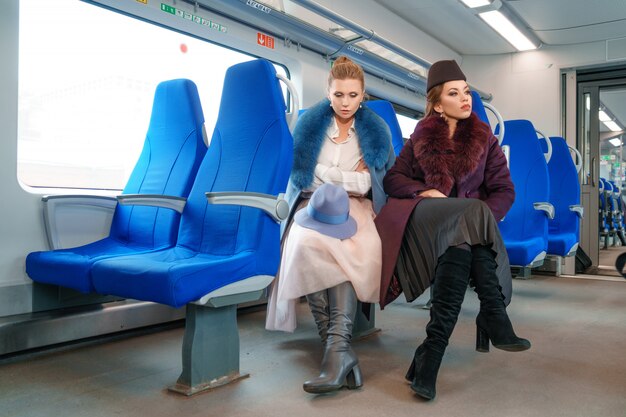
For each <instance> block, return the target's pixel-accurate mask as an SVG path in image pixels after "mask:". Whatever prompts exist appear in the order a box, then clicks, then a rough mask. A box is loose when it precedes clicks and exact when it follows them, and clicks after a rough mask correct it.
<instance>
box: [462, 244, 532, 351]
mask: <svg viewBox="0 0 626 417" xmlns="http://www.w3.org/2000/svg"><path fill="white" fill-rule="evenodd" d="M496 268H497V264H496V259H495V253H494V252H493V251H492V250H491V249H490V248H489V247H487V246H482V245H477V246H474V247H472V272H471V273H472V278H473V281H474V285H475V287H474V291H476V293H477V294H478V298H479V299H480V312H479V313H478V316H477V317H476V350H477V351H478V352H489V340H491V343H492V344H493V346H494V347H496V348H498V349H502V350H506V351H509V352H519V351H522V350H527V349H530V342H529V341H528V340H526V339H522V338H520V337H517V335H516V334H515V331H513V325H512V324H511V320H510V319H509V316H508V314H507V313H506V306H505V305H504V296H503V295H502V292H501V287H500V285H499V282H498V275H497V274H496Z"/></svg>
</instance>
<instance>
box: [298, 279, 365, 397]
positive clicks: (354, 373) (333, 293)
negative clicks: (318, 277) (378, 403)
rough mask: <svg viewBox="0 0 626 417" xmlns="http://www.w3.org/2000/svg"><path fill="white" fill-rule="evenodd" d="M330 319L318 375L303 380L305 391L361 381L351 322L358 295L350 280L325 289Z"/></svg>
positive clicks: (317, 391)
mask: <svg viewBox="0 0 626 417" xmlns="http://www.w3.org/2000/svg"><path fill="white" fill-rule="evenodd" d="M328 303H329V306H330V323H329V326H328V337H327V339H326V347H325V349H324V357H323V359H322V366H321V371H320V375H319V376H318V377H317V378H314V379H312V380H310V381H306V382H305V383H304V385H303V388H304V390H305V391H306V392H311V393H315V394H318V393H324V392H330V391H335V390H338V389H340V388H341V387H343V386H347V387H348V388H350V389H354V388H358V387H360V386H362V385H363V380H362V376H361V368H359V360H358V358H357V357H356V354H355V353H354V351H353V350H352V346H351V339H352V326H353V324H354V318H355V316H356V306H357V298H356V293H355V292H354V288H353V287H352V284H351V283H350V282H343V283H341V284H339V285H337V286H335V287H332V288H329V289H328Z"/></svg>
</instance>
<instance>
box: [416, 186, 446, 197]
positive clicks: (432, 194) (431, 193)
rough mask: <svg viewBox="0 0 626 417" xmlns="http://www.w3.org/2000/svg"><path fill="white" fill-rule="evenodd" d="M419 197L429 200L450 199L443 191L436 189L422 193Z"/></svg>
mask: <svg viewBox="0 0 626 417" xmlns="http://www.w3.org/2000/svg"><path fill="white" fill-rule="evenodd" d="M419 195H420V196H422V197H428V198H448V196H447V195H445V194H443V193H442V192H441V191H439V190H436V189H434V188H433V189H430V190H426V191H422V192H421V193H420V194H419Z"/></svg>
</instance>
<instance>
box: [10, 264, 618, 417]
mask: <svg viewBox="0 0 626 417" xmlns="http://www.w3.org/2000/svg"><path fill="white" fill-rule="evenodd" d="M625 284H626V280H625V281H624V282H620V281H599V280H582V279H570V278H555V277H545V276H542V277H533V278H532V279H531V280H524V281H521V280H519V281H518V280H516V281H515V282H514V298H513V302H512V304H511V306H510V307H509V313H510V315H511V318H512V320H513V323H514V326H515V329H516V331H517V333H518V334H519V335H520V336H522V337H527V338H529V339H530V340H531V341H532V343H533V347H532V349H531V350H529V351H527V352H520V353H509V352H503V351H499V350H497V349H493V347H492V349H491V352H490V353H487V354H484V353H477V352H476V351H475V350H474V343H475V332H476V330H475V326H474V318H475V315H476V313H477V311H478V301H477V299H476V296H475V294H474V293H473V292H471V291H468V293H467V296H466V300H465V303H464V305H463V309H462V312H461V316H460V318H459V323H458V325H457V328H456V329H455V331H454V334H453V336H452V338H451V340H450V346H449V347H448V350H447V352H446V356H445V358H444V363H443V364H442V368H441V371H440V373H439V379H438V385H437V398H436V399H435V400H434V401H431V402H425V401H422V400H420V399H419V398H417V397H415V396H414V395H413V394H412V391H411V390H410V389H409V387H408V384H407V383H406V382H405V381H404V373H405V371H406V367H407V366H408V364H409V362H410V360H411V357H412V354H413V351H414V349H415V347H416V346H417V344H418V343H419V342H420V341H421V339H422V338H423V337H424V326H425V324H426V322H427V321H428V311H427V310H423V309H421V305H422V304H424V303H425V301H426V299H425V298H420V299H418V300H416V301H415V302H414V303H413V304H407V303H405V302H404V300H399V301H396V302H395V303H393V304H392V305H390V306H389V307H388V308H386V309H385V310H384V311H382V312H380V311H377V318H376V319H377V326H378V327H380V328H381V329H382V332H379V333H377V334H374V335H372V336H370V337H368V338H365V339H363V340H359V341H357V342H355V343H354V348H355V350H356V352H357V354H358V356H359V359H360V361H361V367H362V370H363V374H364V381H365V385H364V387H363V388H362V389H359V390H354V391H349V390H342V391H340V392H337V393H334V394H330V395H321V396H315V395H311V394H307V393H305V392H304V391H303V390H302V382H303V381H304V380H306V379H308V378H310V377H313V376H315V374H316V372H317V371H318V366H319V361H320V358H321V344H320V342H319V340H318V339H317V334H316V332H315V329H314V324H313V321H312V318H311V317H310V314H309V313H308V308H307V306H306V304H300V305H299V306H298V311H299V313H300V314H299V317H298V323H299V324H298V328H297V329H296V331H295V332H294V333H293V334H284V333H276V332H268V331H265V330H264V329H263V325H264V319H265V313H264V311H262V310H258V311H253V312H247V313H244V314H240V315H239V323H240V329H241V331H240V339H241V369H242V370H243V371H246V372H250V374H251V376H250V378H248V379H244V380H241V381H239V382H237V383H234V384H231V385H229V386H226V387H222V388H218V389H216V390H213V391H211V392H207V393H203V394H199V395H197V396H194V397H191V398H186V397H182V396H179V395H175V394H172V393H170V392H168V391H167V390H166V387H167V386H168V385H170V384H172V383H173V382H174V381H175V380H176V379H177V378H178V375H179V374H180V370H181V369H180V367H181V359H180V350H181V345H182V335H183V330H182V328H179V329H173V330H172V329H170V330H166V331H162V332H158V333H152V334H147V335H141V336H136V337H131V338H128V339H123V340H116V341H112V342H108V343H104V344H97V345H89V346H80V347H76V348H71V349H67V350H65V351H61V352H53V353H43V354H39V355H37V356H34V357H28V358H25V359H23V360H20V359H19V358H17V360H15V359H14V360H12V361H11V362H8V363H0V416H3V417H5V416H6V417H8V416H16V417H22V416H29V417H31V416H33V417H35V416H51V415H58V416H68V417H69V416H116V415H120V416H155V417H161V416H163V417H165V416H168V417H169V416H186V417H194V416H203V417H204V416H242V417H243V416H255V417H258V416H297V417H307V416H314V417H320V416H334V415H337V416H377V417H380V416H381V415H391V416H403V415H407V416H408V415H421V416H431V415H434V416H466V417H472V416H481V417H489V416H509V417H516V416H520V417H521V416H567V417H572V416H574V417H575V416H585V417H588V416H598V417H603V416H606V417H626V356H625V355H626V285H625Z"/></svg>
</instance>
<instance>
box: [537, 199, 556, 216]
mask: <svg viewBox="0 0 626 417" xmlns="http://www.w3.org/2000/svg"><path fill="white" fill-rule="evenodd" d="M533 208H534V209H535V210H540V211H543V212H544V213H546V216H548V218H549V219H550V220H552V219H554V206H553V205H552V204H550V203H547V202H539V203H533Z"/></svg>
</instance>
